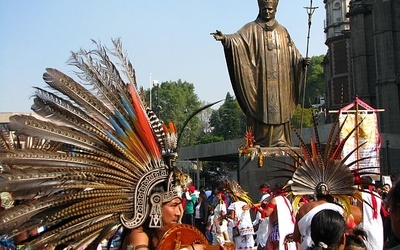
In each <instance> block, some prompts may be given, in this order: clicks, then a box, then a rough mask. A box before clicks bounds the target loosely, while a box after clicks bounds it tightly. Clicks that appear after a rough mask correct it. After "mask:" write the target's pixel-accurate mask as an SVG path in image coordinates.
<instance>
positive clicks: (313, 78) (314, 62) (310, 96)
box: [300, 55, 325, 108]
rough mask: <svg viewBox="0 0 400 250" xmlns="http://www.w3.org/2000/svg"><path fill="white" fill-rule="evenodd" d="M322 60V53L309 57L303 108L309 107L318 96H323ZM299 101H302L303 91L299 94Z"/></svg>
mask: <svg viewBox="0 0 400 250" xmlns="http://www.w3.org/2000/svg"><path fill="white" fill-rule="evenodd" d="M323 60H324V55H320V56H313V57H311V62H310V65H309V67H308V70H307V82H306V95H305V98H304V107H305V108H310V107H311V105H312V104H314V103H316V100H317V98H318V97H321V96H325V85H324V68H323V66H322V62H323ZM300 102H301V103H302V102H303V93H302V94H301V100H300Z"/></svg>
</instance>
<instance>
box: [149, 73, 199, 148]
mask: <svg viewBox="0 0 400 250" xmlns="http://www.w3.org/2000/svg"><path fill="white" fill-rule="evenodd" d="M194 89H195V88H194V85H193V84H192V83H188V82H186V81H181V80H178V81H176V82H173V81H169V82H162V83H161V84H160V85H158V86H154V87H153V88H152V91H151V94H152V106H153V107H152V109H153V110H154V111H155V112H156V113H159V118H160V119H161V120H163V121H164V122H165V123H168V122H170V121H172V122H174V123H175V124H176V125H177V129H178V133H179V132H180V131H181V130H183V132H182V136H184V137H185V140H181V142H180V143H181V144H180V146H187V145H190V144H192V143H193V142H194V141H196V140H197V138H198V137H199V135H200V127H201V122H200V119H199V117H197V116H195V117H193V118H192V119H191V120H190V122H189V123H188V125H187V126H186V127H185V128H183V127H182V126H183V124H184V122H185V121H186V119H187V118H188V117H189V116H190V114H192V113H193V112H194V111H195V110H197V109H199V108H200V106H201V102H200V101H199V98H198V96H197V95H196V94H195V92H194ZM149 94H150V91H146V96H147V98H148V99H149Z"/></svg>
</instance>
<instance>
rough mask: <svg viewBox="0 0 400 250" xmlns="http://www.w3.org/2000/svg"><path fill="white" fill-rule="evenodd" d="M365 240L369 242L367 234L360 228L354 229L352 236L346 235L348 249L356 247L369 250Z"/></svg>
mask: <svg viewBox="0 0 400 250" xmlns="http://www.w3.org/2000/svg"><path fill="white" fill-rule="evenodd" d="M364 240H367V232H365V231H364V230H363V229H359V228H357V229H354V230H353V232H352V233H351V234H347V235H346V247H350V246H354V247H358V248H364V249H367V246H366V245H365V243H364Z"/></svg>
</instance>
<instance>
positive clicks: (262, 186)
mask: <svg viewBox="0 0 400 250" xmlns="http://www.w3.org/2000/svg"><path fill="white" fill-rule="evenodd" d="M269 187H270V185H269V183H268V182H264V183H263V184H261V185H260V186H259V187H258V189H262V188H269Z"/></svg>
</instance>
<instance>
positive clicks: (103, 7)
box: [0, 0, 327, 112]
mask: <svg viewBox="0 0 400 250" xmlns="http://www.w3.org/2000/svg"><path fill="white" fill-rule="evenodd" d="M309 5H310V0H280V3H279V6H278V13H277V20H278V21H279V22H280V23H281V24H283V25H284V26H285V27H286V28H287V29H288V30H289V32H290V34H291V36H292V39H293V40H294V42H295V44H296V46H297V47H298V49H299V50H300V52H301V53H302V54H303V55H305V54H306V42H307V18H308V17H307V12H306V10H305V9H304V7H305V6H309ZM313 5H314V6H316V7H318V9H317V10H316V11H315V13H314V15H313V19H312V21H313V22H312V27H311V39H310V47H309V56H314V55H321V54H325V53H326V50H327V47H326V45H325V44H324V42H325V34H324V32H323V27H324V25H323V23H324V19H325V8H324V4H323V0H319V1H316V0H314V1H313ZM257 12H258V6H257V1H256V0H108V1H107V0H58V1H56V0H1V1H0V34H1V38H0V87H1V91H0V112H30V106H31V103H32V99H30V97H31V95H32V93H33V89H32V86H40V87H44V86H45V83H44V81H43V80H42V74H43V72H44V70H45V68H48V67H52V68H57V69H59V70H61V71H63V72H64V73H67V74H69V75H72V76H73V71H74V70H75V68H74V67H72V66H69V65H68V64H67V60H68V59H69V57H70V52H71V51H77V50H79V49H80V48H84V49H91V48H94V45H93V44H92V42H91V39H94V40H96V41H101V43H102V44H104V45H108V46H110V47H111V46H112V43H111V39H112V38H121V40H122V43H123V47H124V49H125V50H126V51H127V52H128V57H129V58H130V60H131V62H132V64H133V66H134V68H135V70H136V74H137V81H138V84H139V85H141V86H143V87H144V88H149V86H150V79H152V80H158V81H159V82H163V81H177V80H179V79H181V80H182V81H187V82H190V83H193V84H194V86H195V92H196V94H197V95H198V96H199V99H200V100H202V101H205V102H214V101H218V100H221V99H224V98H225V95H226V93H227V92H230V93H233V92H232V89H231V85H230V81H229V76H228V72H227V69H226V64H225V59H224V54H223V49H222V45H221V44H220V43H219V42H216V41H214V39H213V38H212V36H210V35H209V34H210V32H214V31H215V30H216V29H218V30H221V31H222V32H224V33H226V34H229V33H234V32H236V30H238V29H239V28H241V27H242V26H243V25H244V24H245V23H247V22H249V21H252V20H254V19H255V18H256V16H257ZM75 79H76V78H75Z"/></svg>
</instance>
